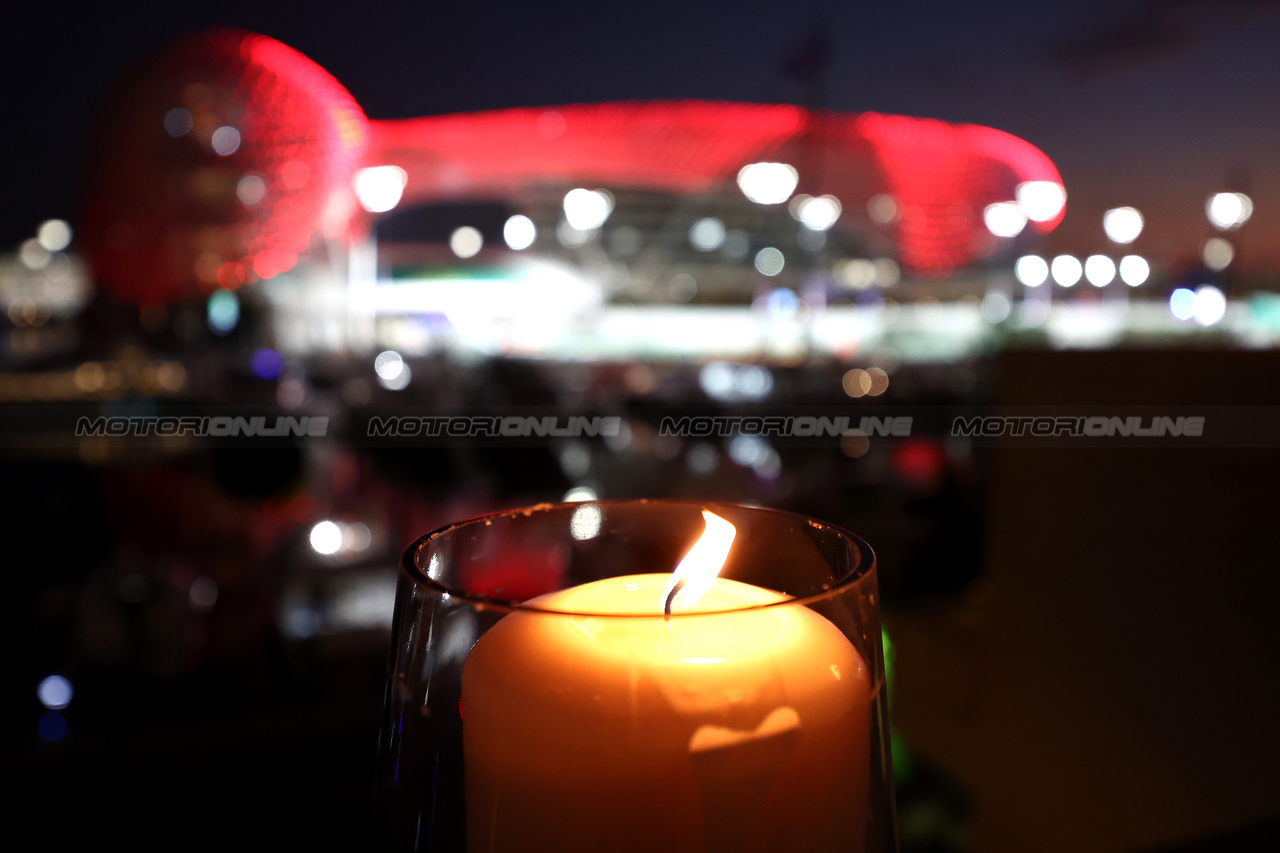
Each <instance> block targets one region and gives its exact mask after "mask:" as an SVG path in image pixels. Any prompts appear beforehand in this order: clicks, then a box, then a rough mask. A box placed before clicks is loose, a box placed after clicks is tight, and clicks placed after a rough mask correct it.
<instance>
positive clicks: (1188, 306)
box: [1169, 287, 1196, 320]
mask: <svg viewBox="0 0 1280 853" xmlns="http://www.w3.org/2000/svg"><path fill="white" fill-rule="evenodd" d="M1195 305H1196V294H1195V291H1193V290H1191V289H1190V288H1187V287H1179V288H1178V289H1177V290H1175V291H1173V293H1171V294H1170V295H1169V311H1170V312H1171V313H1172V314H1173V316H1174V317H1177V318H1178V319H1179V320H1190V319H1191V317H1192V316H1193V315H1194V314H1195V311H1196V309H1195Z"/></svg>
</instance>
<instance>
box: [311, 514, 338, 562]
mask: <svg viewBox="0 0 1280 853" xmlns="http://www.w3.org/2000/svg"><path fill="white" fill-rule="evenodd" d="M310 540H311V547H312V549H313V550H314V551H315V552H316V553H317V554H325V555H329V554H336V553H338V549H339V548H341V547H342V528H341V527H339V526H338V525H336V524H334V523H333V522H332V521H321V522H319V523H318V524H316V525H315V526H314V527H312V528H311V536H310Z"/></svg>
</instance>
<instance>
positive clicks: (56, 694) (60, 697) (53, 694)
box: [36, 675, 75, 711]
mask: <svg viewBox="0 0 1280 853" xmlns="http://www.w3.org/2000/svg"><path fill="white" fill-rule="evenodd" d="M74 693H75V691H74V690H73V689H72V687H71V682H70V681H67V680H66V679H65V678H63V677H62V676H61V675H51V676H49V677H48V678H46V679H44V680H43V681H41V682H40V686H38V687H37V688H36V695H37V696H39V697H40V704H41V705H43V706H45V707H46V708H51V709H53V710H55V711H56V710H58V709H60V708H65V707H67V706H68V705H70V704H71V697H72V695H73V694H74Z"/></svg>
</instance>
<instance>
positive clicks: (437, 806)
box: [376, 501, 897, 853]
mask: <svg viewBox="0 0 1280 853" xmlns="http://www.w3.org/2000/svg"><path fill="white" fill-rule="evenodd" d="M717 568H718V569H719V572H718V574H716V573H715V570H716V569H717ZM376 805H377V819H376V824H377V825H376V847H377V849H379V850H443V851H468V853H481V851H484V853H511V851H544V850H545V851H552V850H554V851H557V853H578V851H582V853H586V851H591V853H600V851H611V853H616V851H633V850H634V851H646V853H650V851H653V850H655V849H661V850H668V851H690V853H693V851H714V853H719V851H725V852H726V853H727V851H734V852H735V853H749V851H762V852H763V851H804V853H820V851H841V852H842V853H846V852H848V851H852V853H862V852H863V851H865V853H873V851H874V852H875V853H879V851H892V850H896V849H897V843H896V832H895V827H894V809H893V785H892V773H891V767H890V759H889V732H888V717H887V697H886V691H885V689H884V658H883V651H882V648H881V637H880V616H879V597H878V593H877V589H876V569H875V556H874V554H873V553H872V551H871V548H870V547H869V546H868V545H867V544H866V543H865V542H863V541H862V540H861V539H859V538H858V537H856V536H854V535H853V534H851V533H848V532H846V531H844V530H841V529H840V528H837V527H834V526H832V525H829V524H825V523H823V522H819V521H815V520H813V519H809V518H805V517H803V516H799V515H795V514H791V513H785V512H779V511H776V510H768V509H761V508H757V507H746V506H738V505H733V504H719V503H707V504H703V503H691V502H690V503H686V502H678V501H598V502H590V503H577V504H554V505H549V504H544V505H539V506H535V507H530V508H527V509H521V510H513V511H509V512H503V513H498V514H496V515H490V516H485V517H481V518H477V519H473V520H470V521H465V522H462V523H459V524H454V525H451V526H449V527H445V528H442V529H440V530H437V531H435V532H433V533H429V534H427V535H426V536H423V537H422V538H421V539H419V540H417V541H416V542H414V543H413V545H411V546H410V547H409V549H408V550H407V551H406V552H405V556H404V560H403V564H402V567H401V572H400V580H399V588H398V591H397V594H396V608H395V624H394V635H393V647H392V653H391V662H390V672H389V679H388V687H387V696H386V705H385V715H384V719H383V723H382V732H381V735H380V741H379V757H378V768H377V791H376Z"/></svg>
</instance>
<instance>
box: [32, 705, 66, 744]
mask: <svg viewBox="0 0 1280 853" xmlns="http://www.w3.org/2000/svg"><path fill="white" fill-rule="evenodd" d="M36 731H38V732H39V733H40V737H42V738H44V739H45V740H62V736H63V735H65V734H66V733H67V721H66V720H64V719H63V718H62V715H61V714H59V713H58V712H57V711H46V712H45V714H44V716H43V717H41V718H40V722H38V723H36Z"/></svg>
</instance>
